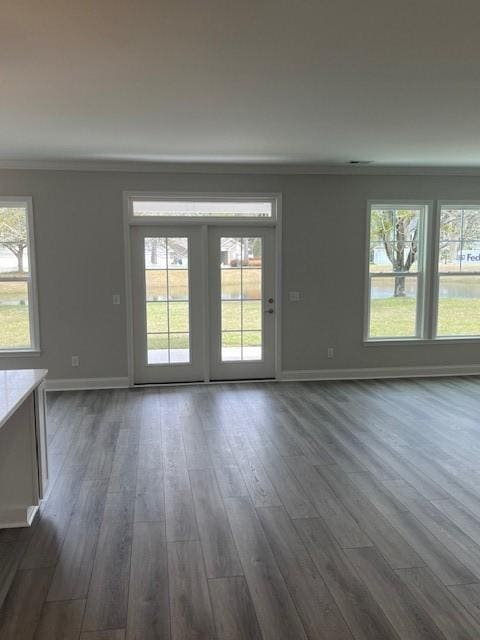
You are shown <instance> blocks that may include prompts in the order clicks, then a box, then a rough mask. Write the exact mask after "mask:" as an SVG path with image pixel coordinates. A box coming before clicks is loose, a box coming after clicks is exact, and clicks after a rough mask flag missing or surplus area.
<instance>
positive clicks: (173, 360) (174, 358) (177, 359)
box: [144, 237, 191, 365]
mask: <svg viewBox="0 0 480 640" xmlns="http://www.w3.org/2000/svg"><path fill="white" fill-rule="evenodd" d="M152 240H154V241H160V242H161V243H162V244H163V245H164V247H163V248H162V251H161V253H162V254H163V261H164V263H165V267H164V268H163V269H161V268H160V269H148V268H147V266H145V286H146V301H145V305H146V337H147V360H148V364H150V365H151V364H155V365H162V364H164V365H169V364H190V361H191V353H190V320H189V316H190V287H189V277H188V274H189V266H188V262H187V268H185V269H178V268H176V269H175V268H174V269H172V268H171V265H170V258H171V251H172V249H171V247H170V246H169V245H170V243H169V241H170V240H171V238H169V237H165V238H145V241H144V245H145V247H144V251H145V256H146V255H147V242H148V241H152ZM175 240H177V241H178V243H182V242H184V243H185V248H186V254H187V261H188V253H189V243H188V238H186V237H182V238H175ZM148 271H159V272H160V271H165V296H164V298H165V299H164V300H150V299H149V296H148ZM171 271H178V272H185V273H187V285H186V286H187V290H186V295H185V297H181V298H180V299H172V296H173V294H172V291H171V286H170V284H171ZM172 286H173V283H172ZM178 303H186V312H187V325H186V326H187V329H186V330H183V331H173V330H171V326H172V323H171V311H172V309H173V307H172V305H176V304H178ZM151 304H154V305H157V304H165V315H166V331H149V326H148V320H149V305H151ZM150 336H160V337H164V338H165V339H166V348H163V349H151V348H150V345H149V337H150ZM174 336H179V337H180V336H184V338H186V345H187V346H185V345H182V347H180V348H179V347H178V344H179V343H177V345H173V346H172V342H175V339H174ZM182 349H183V350H185V349H186V350H187V351H188V355H187V357H186V358H185V357H184V354H182V353H181V351H182ZM155 351H160V352H161V351H164V352H166V353H164V354H159V355H158V354H157V355H156V354H155V353H154V352H155ZM164 356H166V362H163V361H158V358H163V357H164Z"/></svg>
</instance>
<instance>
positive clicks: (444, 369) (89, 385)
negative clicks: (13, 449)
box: [46, 364, 480, 391]
mask: <svg viewBox="0 0 480 640" xmlns="http://www.w3.org/2000/svg"><path fill="white" fill-rule="evenodd" d="M437 376H480V364H478V365H477V364H467V365H437V366H431V367H364V368H361V369H301V370H296V371H295V370H292V371H281V372H280V375H279V376H278V378H277V380H278V381H280V382H282V381H283V382H295V381H302V380H368V379H375V378H430V377H437ZM238 382H248V381H241V380H240V381H238ZM267 382H272V380H268V381H267ZM195 384H202V383H201V382H200V383H198V382H197V383H195ZM141 386H149V385H141ZM154 386H158V385H154ZM162 386H165V385H162ZM128 387H130V382H129V379H128V378H127V377H125V378H64V379H59V380H49V379H48V378H47V381H46V388H47V391H86V390H89V389H128Z"/></svg>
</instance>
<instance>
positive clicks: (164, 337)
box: [131, 226, 205, 384]
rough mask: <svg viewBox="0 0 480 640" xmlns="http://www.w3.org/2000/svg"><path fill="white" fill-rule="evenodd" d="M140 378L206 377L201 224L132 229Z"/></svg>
mask: <svg viewBox="0 0 480 640" xmlns="http://www.w3.org/2000/svg"><path fill="white" fill-rule="evenodd" d="M131 256H132V306H133V313H132V320H133V347H134V372H135V380H134V381H135V383H137V384H142V383H143V384H144V383H155V382H191V381H195V380H203V377H204V358H205V353H204V339H203V335H204V321H203V318H204V316H203V278H202V264H203V256H202V251H201V228H200V227H166V226H165V227H164V226H162V227H159V226H152V227H150V226H141V227H133V228H132V230H131Z"/></svg>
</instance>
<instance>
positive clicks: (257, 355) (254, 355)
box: [220, 237, 263, 362]
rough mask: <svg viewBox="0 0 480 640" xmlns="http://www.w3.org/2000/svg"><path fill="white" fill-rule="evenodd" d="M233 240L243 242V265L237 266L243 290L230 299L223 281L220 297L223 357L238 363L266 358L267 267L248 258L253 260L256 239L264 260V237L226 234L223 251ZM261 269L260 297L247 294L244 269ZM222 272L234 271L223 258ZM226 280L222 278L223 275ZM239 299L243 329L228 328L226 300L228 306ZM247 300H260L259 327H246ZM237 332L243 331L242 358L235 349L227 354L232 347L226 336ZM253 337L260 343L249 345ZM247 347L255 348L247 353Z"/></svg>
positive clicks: (240, 260)
mask: <svg viewBox="0 0 480 640" xmlns="http://www.w3.org/2000/svg"><path fill="white" fill-rule="evenodd" d="M228 241H230V242H232V241H233V242H235V241H237V242H238V243H239V245H240V254H239V266H238V267H237V268H236V269H237V270H238V271H239V272H240V289H239V298H238V299H235V298H230V297H225V295H224V290H223V287H224V284H223V282H222V291H221V296H220V305H221V354H222V356H221V359H222V362H234V361H252V360H256V361H258V360H261V359H262V351H263V347H262V340H263V327H262V315H261V313H262V311H263V305H262V273H263V267H262V266H260V268H259V267H257V266H255V267H250V266H248V261H249V259H250V256H249V250H248V247H249V243H250V242H252V244H253V243H254V242H258V243H259V245H260V250H259V256H258V257H259V258H260V261H261V260H262V257H263V239H262V238H261V237H241V238H231V237H222V238H220V250H221V252H222V250H223V247H224V246H226V243H227V242H228ZM254 270H256V271H259V272H260V276H261V277H260V282H259V292H258V295H257V297H251V296H250V295H247V294H246V293H245V289H246V287H245V286H244V285H245V278H244V272H245V271H247V272H248V271H251V272H252V273H253V271H254ZM220 271H221V274H222V272H232V271H233V269H232V268H230V267H227V268H225V267H224V264H223V260H222V259H221V260H220ZM221 280H222V278H221ZM235 302H238V303H239V315H240V329H227V330H225V329H224V310H225V308H226V307H225V303H226V304H227V305H231V304H234V303H235ZM245 302H247V303H248V302H258V303H259V308H260V316H259V318H258V320H259V322H258V327H257V329H245V328H244V326H245V308H244V305H245ZM235 334H239V336H238V337H239V342H240V344H239V353H238V357H236V355H237V354H235V353H234V352H233V353H232V352H230V354H227V353H226V350H227V348H228V347H226V346H225V339H226V338H227V336H231V337H232V338H235ZM255 335H257V336H258V337H257V340H255ZM250 336H251V338H252V341H253V343H255V342H256V343H257V344H253V345H252V344H248V342H250V341H249V340H248V338H249V337H250ZM258 338H259V339H258ZM246 341H247V344H245V342H246ZM255 348H256V349H257V351H253V349H255ZM247 349H251V350H250V352H247Z"/></svg>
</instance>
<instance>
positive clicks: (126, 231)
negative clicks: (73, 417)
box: [123, 191, 283, 387]
mask: <svg viewBox="0 0 480 640" xmlns="http://www.w3.org/2000/svg"><path fill="white" fill-rule="evenodd" d="M135 196H137V197H138V196H141V197H143V198H145V197H149V198H152V199H156V198H159V199H162V200H168V199H169V198H171V199H177V200H179V199H180V200H181V199H185V200H193V199H198V200H207V201H208V200H210V201H211V200H232V201H236V202H239V201H241V200H250V201H252V200H253V201H259V200H270V201H271V202H272V204H273V205H274V210H275V216H274V217H273V218H272V219H271V220H269V219H268V218H247V217H242V218H238V219H235V218H219V217H212V218H204V217H202V218H192V217H185V218H177V217H175V218H174V217H168V218H159V217H148V218H140V217H138V218H133V216H131V214H130V212H131V202H132V198H134V197H135ZM145 224H148V225H150V226H156V225H158V226H164V225H166V226H172V225H175V226H178V225H182V224H186V225H192V224H197V225H201V226H203V227H204V229H203V230H202V235H203V239H204V242H208V238H207V234H208V227H209V226H214V225H218V224H221V225H222V226H232V227H234V226H236V225H244V226H245V225H252V226H253V225H259V226H272V227H274V228H275V267H276V284H275V288H276V305H275V306H276V313H275V333H276V346H275V379H279V378H280V373H281V371H282V303H283V296H282V281H283V279H282V194H281V193H280V192H269V193H263V192H257V193H255V192H242V193H239V192H231V193H228V192H191V191H181V192H166V191H124V192H123V239H124V257H125V311H126V329H127V344H126V349H127V366H128V385H129V387H134V386H135V382H134V357H133V350H134V339H133V338H134V335H133V295H132V256H131V245H130V237H131V233H130V229H131V227H132V226H136V225H145ZM204 281H205V278H204ZM205 306H207V307H208V306H209V305H205ZM207 313H208V311H207ZM205 320H206V321H208V317H207V318H205ZM207 326H208V325H207ZM207 353H208V349H207ZM208 357H209V356H206V361H205V367H204V372H205V373H204V375H205V380H204V381H205V382H210V369H209V362H208V360H207V358H208Z"/></svg>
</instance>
